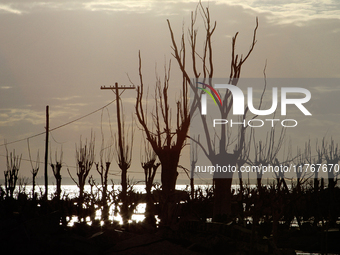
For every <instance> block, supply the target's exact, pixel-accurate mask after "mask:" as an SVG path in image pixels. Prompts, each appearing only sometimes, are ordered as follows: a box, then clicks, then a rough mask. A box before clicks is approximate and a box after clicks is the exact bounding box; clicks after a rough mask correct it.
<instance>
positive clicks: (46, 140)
mask: <svg viewBox="0 0 340 255" xmlns="http://www.w3.org/2000/svg"><path fill="white" fill-rule="evenodd" d="M48 132H49V111H48V105H47V106H46V138H45V200H47V198H48V174H47V165H48Z"/></svg>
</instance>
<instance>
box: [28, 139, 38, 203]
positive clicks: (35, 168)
mask: <svg viewBox="0 0 340 255" xmlns="http://www.w3.org/2000/svg"><path fill="white" fill-rule="evenodd" d="M27 146H28V155H29V158H30V163H31V168H32V170H31V174H32V199H34V200H35V199H36V195H35V186H36V183H35V178H36V177H37V175H38V172H39V164H40V161H39V150H38V153H37V159H36V161H35V167H34V166H33V162H32V158H31V149H30V144H29V139H27Z"/></svg>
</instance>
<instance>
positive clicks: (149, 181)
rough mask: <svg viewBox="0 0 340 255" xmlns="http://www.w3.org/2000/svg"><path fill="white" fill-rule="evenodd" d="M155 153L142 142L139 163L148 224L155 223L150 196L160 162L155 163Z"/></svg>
mask: <svg viewBox="0 0 340 255" xmlns="http://www.w3.org/2000/svg"><path fill="white" fill-rule="evenodd" d="M156 160H157V155H156V153H155V152H154V151H153V150H152V148H151V147H150V143H147V142H144V156H143V155H141V165H142V168H143V169H144V177H145V190H146V208H145V221H146V222H147V223H148V224H150V225H155V224H156V219H155V210H154V201H153V198H152V193H151V189H152V186H153V181H154V179H155V176H156V172H157V169H158V167H159V166H160V164H161V163H159V162H158V163H156Z"/></svg>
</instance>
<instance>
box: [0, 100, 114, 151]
mask: <svg viewBox="0 0 340 255" xmlns="http://www.w3.org/2000/svg"><path fill="white" fill-rule="evenodd" d="M115 101H116V99H115V100H112V101H111V102H110V103H108V104H106V105H104V106H102V107H100V108H99V109H97V110H95V111H92V112H90V113H88V114H85V115H83V116H81V117H79V118H77V119H74V120H71V121H69V122H66V123H64V124H62V125H60V126H57V127H55V128H51V129H49V130H48V131H49V132H51V131H54V130H56V129H59V128H62V127H65V126H67V125H69V124H72V123H74V122H76V121H78V120H81V119H83V118H86V117H88V116H90V115H92V114H94V113H96V112H98V111H100V110H102V109H104V108H105V107H108V106H109V105H110V104H112V103H113V102H115ZM45 133H46V132H41V133H38V134H35V135H31V136H29V137H25V138H22V139H18V140H15V141H12V142H4V143H2V144H0V146H6V145H9V144H13V143H18V142H22V141H24V140H27V139H31V138H34V137H37V136H40V135H43V134H45Z"/></svg>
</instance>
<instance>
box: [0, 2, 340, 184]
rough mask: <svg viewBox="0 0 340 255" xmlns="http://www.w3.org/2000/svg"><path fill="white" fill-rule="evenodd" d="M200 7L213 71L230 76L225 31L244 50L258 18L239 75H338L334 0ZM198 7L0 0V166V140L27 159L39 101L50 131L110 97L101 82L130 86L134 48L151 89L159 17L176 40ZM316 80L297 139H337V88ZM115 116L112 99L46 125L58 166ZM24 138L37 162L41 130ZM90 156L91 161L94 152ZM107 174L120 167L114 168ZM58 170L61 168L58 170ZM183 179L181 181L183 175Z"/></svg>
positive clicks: (339, 33)
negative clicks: (207, 24)
mask: <svg viewBox="0 0 340 255" xmlns="http://www.w3.org/2000/svg"><path fill="white" fill-rule="evenodd" d="M203 4H204V6H209V8H210V12H211V17H212V19H213V20H216V21H217V28H216V32H215V34H214V37H213V46H214V63H215V76H216V77H221V78H223V77H228V76H229V64H230V52H231V38H232V36H233V35H234V34H235V33H236V32H237V31H238V32H239V36H238V43H237V52H238V53H245V52H246V51H247V50H248V49H249V46H250V42H251V39H252V31H253V29H254V26H255V19H256V17H258V18H259V29H258V34H257V44H256V47H255V50H254V52H253V54H252V55H251V57H250V59H249V61H247V63H246V64H245V65H244V68H243V73H242V76H243V77H249V78H261V77H262V76H263V68H264V65H265V62H266V61H267V69H266V75H267V77H268V78H322V79H326V78H340V72H339V67H340V49H339V42H340V3H339V2H338V1H331V0H324V1H316V0H315V1H307V0H306V1H289V0H287V1H286V0H282V1H271V0H262V1H261V0H260V1H251V0H248V1H236V0H235V1H233V0H229V1H228V0H225V1H209V3H208V2H203ZM196 5H197V1H189V0H188V1H186V0H175V1H124V0H123V1H105V0H103V1H80V0H74V1H60V0H58V1H30V0H25V1H24V0H21V1H20V0H11V1H4V0H1V1H0V24H1V25H0V130H1V132H0V144H1V146H0V166H1V169H3V170H4V169H5V167H6V164H5V155H6V151H5V147H4V146H3V144H4V142H5V140H6V141H7V142H8V143H10V144H9V145H8V150H9V151H12V150H13V149H15V150H16V152H17V153H18V154H21V153H22V157H23V159H28V158H29V156H28V146H27V144H28V142H27V139H26V138H28V137H32V136H34V135H36V134H40V133H42V132H44V127H45V107H46V105H49V108H50V127H51V128H55V127H58V126H60V125H63V124H64V123H67V122H69V121H72V120H74V119H77V118H79V117H81V116H84V115H86V114H88V113H91V112H93V111H95V110H97V109H100V108H101V107H103V106H105V105H106V104H108V103H109V102H111V101H112V100H113V99H114V94H113V93H112V92H111V91H103V90H100V86H102V85H113V84H114V83H115V82H118V83H119V84H122V85H130V81H129V78H128V77H130V79H131V81H133V82H134V83H135V84H138V51H139V50H140V51H141V55H142V58H143V73H144V78H145V83H147V84H149V85H150V86H153V85H154V81H155V69H156V70H158V72H159V73H161V72H162V71H163V65H164V63H165V62H168V61H169V60H170V59H171V58H172V57H171V48H170V36H169V31H168V27H167V22H166V20H167V19H169V20H170V22H171V24H172V26H173V30H174V33H175V35H176V36H177V38H179V36H180V34H181V31H182V26H183V25H184V27H185V26H186V25H188V24H189V20H190V12H191V11H192V10H194V9H195V7H196ZM197 28H198V29H199V31H202V32H203V29H204V26H203V24H201V23H199V22H198V23H197ZM200 46H201V47H202V45H200ZM172 70H173V72H172V84H173V85H172V86H173V87H171V90H172V92H173V95H174V97H176V93H178V91H179V89H178V88H179V87H178V86H177V85H176V84H178V83H176V81H178V77H179V73H178V70H177V66H176V63H175V62H174V61H173V63H172ZM321 83H322V82H320V85H319V86H316V85H315V86H314V87H313V89H312V88H311V90H313V92H312V100H311V102H310V107H311V109H312V110H313V119H310V120H309V121H307V123H305V126H304V127H303V129H304V132H302V133H301V134H303V139H306V138H307V139H308V137H310V138H311V139H314V138H316V137H322V136H323V135H326V134H327V136H329V137H330V136H333V137H337V131H338V130H339V128H340V127H339V125H338V123H337V122H338V119H339V114H338V109H339V106H340V104H339V100H338V95H339V87H338V86H337V83H328V82H326V84H321ZM135 96H136V95H135V91H126V92H124V94H123V96H122V97H123V98H124V108H125V117H126V121H127V122H130V121H131V119H132V117H133V104H134V102H135ZM313 100H314V101H313ZM115 116H116V115H115V107H114V104H112V105H110V106H109V107H108V108H107V110H105V111H98V112H96V113H94V114H92V115H91V116H89V117H86V118H83V119H81V120H79V121H76V122H74V123H72V124H69V125H66V126H64V127H62V128H59V129H56V130H55V131H53V132H51V134H52V135H51V137H50V148H51V150H52V152H53V153H54V152H55V151H56V150H60V148H61V146H62V147H63V151H64V160H63V161H64V165H65V168H64V170H66V167H67V166H68V167H69V168H70V170H71V171H74V168H73V167H74V165H75V158H74V155H75V144H76V143H78V142H79V138H80V135H82V137H83V139H85V138H86V137H89V136H90V133H91V129H92V130H93V131H94V132H95V134H96V140H97V141H96V146H97V148H99V147H100V141H101V132H100V128H101V123H102V126H103V130H104V134H105V139H106V138H108V137H109V131H108V127H109V125H110V123H111V125H112V127H113V130H114V129H115ZM135 125H136V124H135ZM324 130H327V131H324ZM135 132H136V135H135V144H134V148H135V151H134V155H133V164H132V168H133V169H132V170H131V177H133V175H134V173H136V172H141V169H140V163H139V162H140V152H139V150H140V143H141V138H140V133H139V130H138V128H136V131H135ZM291 135H292V136H294V134H291ZM299 137H300V138H301V135H300V136H299ZM21 139H22V141H20V142H15V143H11V142H14V141H17V140H21ZM28 141H29V143H30V147H31V154H32V158H35V157H36V153H37V151H38V150H39V153H40V160H41V161H43V160H42V159H43V155H44V135H40V136H37V137H34V138H30V139H29V140H28ZM96 154H97V160H98V155H99V152H97V153H96ZM186 164H187V162H183V165H186ZM186 167H189V165H188V164H187V165H186ZM40 169H43V164H40ZM29 170H30V165H29V163H28V162H27V161H23V162H22V167H21V170H20V172H21V175H23V176H30V173H29ZM113 172H115V173H118V172H119V171H118V168H117V167H116V165H114V166H113ZM39 175H42V170H41V172H40V174H39ZM50 175H51V173H50ZM63 175H64V176H65V175H67V174H66V171H65V172H64V174H63ZM181 176H182V177H183V178H186V177H185V175H184V174H181ZM2 178H3V177H2V176H0V179H2ZM140 178H141V177H140ZM140 178H139V177H137V178H135V180H136V179H140Z"/></svg>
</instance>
